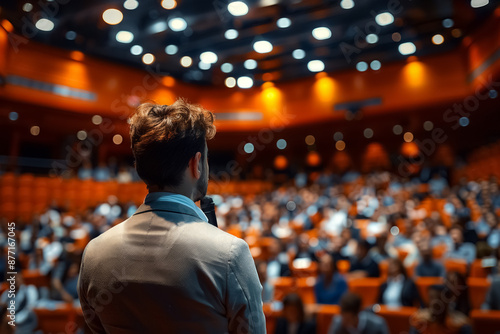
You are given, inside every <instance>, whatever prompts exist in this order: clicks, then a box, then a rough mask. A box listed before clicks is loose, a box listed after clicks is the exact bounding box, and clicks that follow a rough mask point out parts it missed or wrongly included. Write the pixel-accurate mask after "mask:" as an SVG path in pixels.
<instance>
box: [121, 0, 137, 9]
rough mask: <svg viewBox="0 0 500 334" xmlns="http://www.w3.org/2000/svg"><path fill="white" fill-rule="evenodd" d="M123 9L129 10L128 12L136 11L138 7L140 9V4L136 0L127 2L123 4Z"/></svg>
mask: <svg viewBox="0 0 500 334" xmlns="http://www.w3.org/2000/svg"><path fill="white" fill-rule="evenodd" d="M123 7H124V8H125V9H128V10H134V9H136V8H137V7H139V2H138V1H136V0H126V1H125V2H124V3H123Z"/></svg>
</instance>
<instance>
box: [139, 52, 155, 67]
mask: <svg viewBox="0 0 500 334" xmlns="http://www.w3.org/2000/svg"><path fill="white" fill-rule="evenodd" d="M154 61H155V56H153V54H151V53H145V54H144V56H142V62H143V63H144V64H146V65H151V64H152V63H153V62H154Z"/></svg>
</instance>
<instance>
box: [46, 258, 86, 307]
mask: <svg viewBox="0 0 500 334" xmlns="http://www.w3.org/2000/svg"><path fill="white" fill-rule="evenodd" d="M80 261H81V254H76V253H70V252H67V253H65V256H64V257H63V258H62V259H61V260H60V261H59V263H58V264H57V266H56V267H55V269H54V271H53V273H52V288H53V290H52V299H55V300H62V301H64V302H66V303H73V302H74V301H78V289H77V284H78V274H79V270H80Z"/></svg>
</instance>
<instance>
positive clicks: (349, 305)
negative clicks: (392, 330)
mask: <svg viewBox="0 0 500 334" xmlns="http://www.w3.org/2000/svg"><path fill="white" fill-rule="evenodd" d="M328 333H329V334H351V333H357V334H389V329H388V328H387V323H386V322H385V320H384V319H383V318H381V317H379V316H377V315H375V314H374V313H372V312H370V311H361V297H360V296H359V295H357V294H354V293H351V292H347V293H346V294H344V295H343V296H342V298H341V299H340V316H336V317H334V318H333V321H332V324H331V325H330V330H329V331H328Z"/></svg>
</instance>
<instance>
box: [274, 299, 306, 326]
mask: <svg viewBox="0 0 500 334" xmlns="http://www.w3.org/2000/svg"><path fill="white" fill-rule="evenodd" d="M274 333H275V334H316V323H315V322H314V321H307V320H306V315H305V311H304V304H303V303H302V299H301V298H300V296H299V295H298V294H296V293H291V294H288V295H286V296H285V298H284V299H283V316H282V317H280V318H278V319H277V320H276V327H275V330H274Z"/></svg>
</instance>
